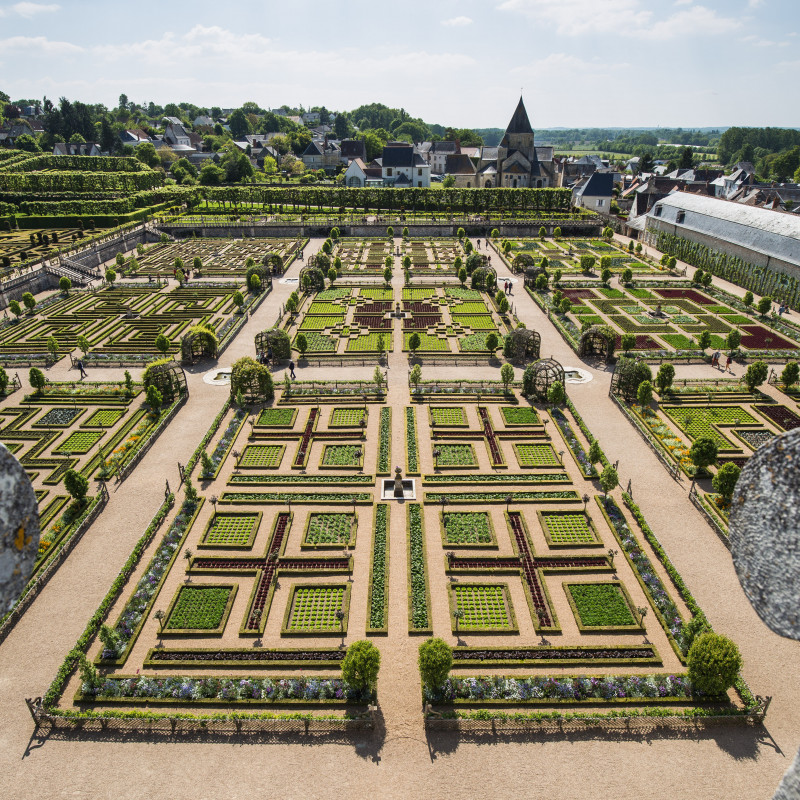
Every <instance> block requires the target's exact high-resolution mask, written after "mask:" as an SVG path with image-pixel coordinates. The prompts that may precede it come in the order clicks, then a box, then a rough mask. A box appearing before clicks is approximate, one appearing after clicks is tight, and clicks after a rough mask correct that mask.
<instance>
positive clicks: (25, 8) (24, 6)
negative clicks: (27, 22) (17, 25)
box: [11, 2, 61, 19]
mask: <svg viewBox="0 0 800 800" xmlns="http://www.w3.org/2000/svg"><path fill="white" fill-rule="evenodd" d="M60 8H61V6H59V5H56V4H55V3H28V2H24V3H15V4H14V5H13V6H11V9H12V11H15V12H16V13H17V14H19V15H20V16H21V17H25V18H26V19H31V18H32V17H35V16H36V15H37V14H46V13H51V12H53V11H58V10H59V9H60Z"/></svg>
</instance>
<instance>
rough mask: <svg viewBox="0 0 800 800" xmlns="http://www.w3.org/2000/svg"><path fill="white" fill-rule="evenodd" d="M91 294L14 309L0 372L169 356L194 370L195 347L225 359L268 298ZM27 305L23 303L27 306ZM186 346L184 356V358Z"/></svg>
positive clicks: (140, 288)
mask: <svg viewBox="0 0 800 800" xmlns="http://www.w3.org/2000/svg"><path fill="white" fill-rule="evenodd" d="M107 277H109V279H110V283H109V285H107V286H106V287H104V288H101V289H98V290H92V291H76V290H73V289H67V291H60V292H56V293H55V294H51V295H48V296H46V297H44V298H43V299H41V300H40V301H39V302H36V301H35V300H34V298H33V297H32V296H31V298H30V300H29V301H28V302H25V303H17V302H16V301H13V303H12V305H11V311H12V315H11V317H10V318H8V317H7V318H6V319H5V320H4V321H3V323H2V325H0V364H3V365H5V366H8V367H13V366H15V365H26V364H36V365H48V366H49V365H50V364H52V363H54V362H55V361H58V360H59V359H60V358H63V357H65V356H67V355H69V354H73V355H74V356H75V357H76V358H77V357H80V358H81V359H82V360H83V362H84V364H85V365H86V366H103V365H104V364H117V365H120V364H125V365H132V366H135V365H141V366H144V365H145V364H147V363H148V362H149V361H153V360H154V359H157V358H160V357H163V356H167V355H171V356H174V357H175V358H177V359H178V360H183V361H187V362H190V363H191V362H192V361H193V359H194V358H195V357H196V355H197V353H196V352H195V353H193V352H192V342H193V341H194V342H195V349H196V343H198V342H202V343H203V347H205V348H206V349H208V350H209V351H213V352H215V353H216V352H220V351H222V350H223V349H224V348H225V346H226V345H227V344H228V342H230V341H231V340H232V338H233V337H234V336H235V335H236V333H238V331H239V330H240V329H241V327H242V325H243V324H244V321H245V319H246V312H252V311H254V310H255V309H256V308H258V306H259V305H260V304H261V302H263V300H264V298H265V297H266V296H267V291H264V290H258V291H252V290H251V291H248V290H247V288H246V286H245V285H244V282H243V281H242V283H237V282H224V283H221V282H207V281H204V282H202V283H186V284H184V285H182V286H179V287H172V288H170V287H169V286H166V285H165V284H160V283H141V282H138V283H125V282H123V283H120V284H116V283H115V280H116V274H115V273H113V270H112V276H108V275H107ZM24 299H25V298H23V300H24ZM187 346H188V350H187Z"/></svg>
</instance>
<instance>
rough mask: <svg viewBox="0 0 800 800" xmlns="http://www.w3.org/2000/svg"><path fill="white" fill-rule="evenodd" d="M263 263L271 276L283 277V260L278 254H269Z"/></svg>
mask: <svg viewBox="0 0 800 800" xmlns="http://www.w3.org/2000/svg"><path fill="white" fill-rule="evenodd" d="M262 263H263V264H264V266H265V267H266V268H267V269H268V270H269V272H270V273H271V274H273V275H283V258H281V256H280V255H278V253H267V254H266V255H265V256H264V258H263V261H262ZM262 280H263V278H262Z"/></svg>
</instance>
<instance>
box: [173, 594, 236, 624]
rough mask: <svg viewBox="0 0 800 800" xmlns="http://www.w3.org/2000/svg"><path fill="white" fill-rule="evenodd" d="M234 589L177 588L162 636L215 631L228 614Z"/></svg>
mask: <svg viewBox="0 0 800 800" xmlns="http://www.w3.org/2000/svg"><path fill="white" fill-rule="evenodd" d="M237 588H238V587H237V586H218V585H205V586H204V585H194V586H180V587H178V593H177V594H176V595H175V599H174V600H173V602H172V605H171V606H170V609H169V611H168V612H167V619H166V622H165V623H164V628H163V630H164V633H168V632H169V633H177V632H180V633H184V632H186V631H209V632H210V631H219V632H220V633H222V630H221V629H222V628H224V623H225V621H226V619H227V616H228V613H229V612H230V608H231V605H232V604H233V598H234V597H235V596H236V589H237Z"/></svg>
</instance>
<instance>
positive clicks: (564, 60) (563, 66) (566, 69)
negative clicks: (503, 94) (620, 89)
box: [510, 53, 630, 85]
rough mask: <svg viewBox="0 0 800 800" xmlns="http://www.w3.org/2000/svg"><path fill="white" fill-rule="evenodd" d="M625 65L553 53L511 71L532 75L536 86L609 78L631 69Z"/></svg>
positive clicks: (512, 72) (516, 73)
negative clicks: (548, 82)
mask: <svg viewBox="0 0 800 800" xmlns="http://www.w3.org/2000/svg"><path fill="white" fill-rule="evenodd" d="M629 66H630V65H629V64H625V63H617V64H613V63H608V62H606V61H604V60H602V59H596V60H593V61H586V60H585V59H582V58H578V57H577V56H573V55H570V54H568V53H551V54H550V55H549V56H546V57H545V58H540V59H538V60H536V61H532V62H530V63H529V64H524V65H522V66H519V67H514V68H513V69H512V70H510V72H511V74H512V75H530V76H531V77H532V78H533V79H535V84H536V85H539V84H540V81H545V80H559V79H569V78H572V77H575V78H578V77H580V78H586V77H587V76H590V77H591V78H594V79H599V78H607V77H610V76H611V75H612V73H617V76H619V73H620V72H622V71H623V70H626V69H628V68H629Z"/></svg>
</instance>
